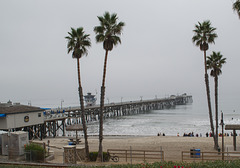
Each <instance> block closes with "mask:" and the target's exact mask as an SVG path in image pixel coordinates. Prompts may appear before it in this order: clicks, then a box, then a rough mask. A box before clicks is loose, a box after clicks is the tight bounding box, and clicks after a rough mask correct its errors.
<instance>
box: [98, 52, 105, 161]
mask: <svg viewBox="0 0 240 168" xmlns="http://www.w3.org/2000/svg"><path fill="white" fill-rule="evenodd" d="M107 56H108V50H106V53H105V60H104V68H103V79H102V87H101V100H100V112H99V150H98V157H97V162H100V161H103V159H102V158H103V150H102V141H103V109H104V96H105V79H106V71H107Z"/></svg>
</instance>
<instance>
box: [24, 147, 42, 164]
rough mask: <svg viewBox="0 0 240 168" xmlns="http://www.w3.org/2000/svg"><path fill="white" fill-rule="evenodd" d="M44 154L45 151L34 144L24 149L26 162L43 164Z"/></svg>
mask: <svg viewBox="0 0 240 168" xmlns="http://www.w3.org/2000/svg"><path fill="white" fill-rule="evenodd" d="M45 153H46V151H45V149H44V148H43V147H42V146H40V145H37V144H34V143H30V144H28V145H26V147H25V154H26V160H27V161H33V162H43V161H44V156H45Z"/></svg>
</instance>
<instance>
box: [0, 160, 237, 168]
mask: <svg viewBox="0 0 240 168" xmlns="http://www.w3.org/2000/svg"><path fill="white" fill-rule="evenodd" d="M0 167H1V168H37V167H40V166H26V165H23V166H21V165H0ZM71 167H72V166H71ZM73 167H75V168H77V167H81V168H94V167H97V168H103V167H108V168H235V167H236V168H237V167H240V160H236V161H229V162H227V161H214V162H199V163H196V162H195V163H186V162H156V163H142V164H134V165H130V164H126V165H107V166H73ZM41 168H45V167H44V166H43V167H41ZM46 168H47V167H46ZM48 168H49V167H48Z"/></svg>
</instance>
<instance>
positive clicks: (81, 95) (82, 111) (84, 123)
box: [76, 58, 90, 161]
mask: <svg viewBox="0 0 240 168" xmlns="http://www.w3.org/2000/svg"><path fill="white" fill-rule="evenodd" d="M77 68H78V86H79V88H78V92H79V100H80V106H81V119H82V124H83V132H84V140H85V159H86V161H89V160H90V159H89V147H88V136H87V126H86V120H85V110H84V103H83V91H82V85H81V78H80V64H79V58H78V59H77ZM76 141H77V140H76Z"/></svg>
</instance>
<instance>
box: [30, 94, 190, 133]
mask: <svg viewBox="0 0 240 168" xmlns="http://www.w3.org/2000/svg"><path fill="white" fill-rule="evenodd" d="M192 102H193V100H192V96H191V95H186V94H183V95H180V96H174V95H172V96H170V97H168V98H162V99H157V98H156V99H152V100H139V101H129V102H120V103H111V104H105V105H104V115H103V116H104V117H103V118H104V119H107V118H113V117H118V116H127V115H136V114H141V113H146V112H148V111H150V110H161V109H167V108H174V107H175V106H177V105H185V104H189V103H192ZM99 111H100V106H99V105H95V106H87V107H85V117H86V122H87V123H88V122H91V121H97V120H98V119H99ZM80 114H81V109H80V107H68V108H62V109H51V110H46V111H45V112H44V124H43V125H42V127H41V128H42V129H43V130H42V131H39V132H40V133H42V135H39V137H43V138H44V137H47V136H52V137H56V136H58V135H57V131H62V136H65V135H66V134H65V127H66V126H68V125H72V124H79V123H81V115H80ZM34 135H35V134H34V133H33V136H32V137H34Z"/></svg>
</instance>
